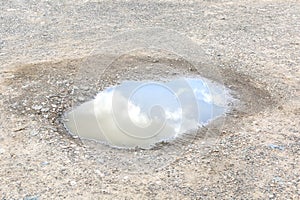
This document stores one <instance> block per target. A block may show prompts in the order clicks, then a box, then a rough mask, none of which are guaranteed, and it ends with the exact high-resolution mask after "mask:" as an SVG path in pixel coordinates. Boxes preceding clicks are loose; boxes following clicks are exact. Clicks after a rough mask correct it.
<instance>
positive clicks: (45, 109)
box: [41, 108, 49, 112]
mask: <svg viewBox="0 0 300 200" xmlns="http://www.w3.org/2000/svg"><path fill="white" fill-rule="evenodd" d="M41 111H42V112H48V111H49V108H42V109H41Z"/></svg>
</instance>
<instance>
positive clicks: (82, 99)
mask: <svg viewBox="0 0 300 200" xmlns="http://www.w3.org/2000/svg"><path fill="white" fill-rule="evenodd" d="M77 99H78V101H84V100H85V98H84V97H82V96H81V97H78V98H77Z"/></svg>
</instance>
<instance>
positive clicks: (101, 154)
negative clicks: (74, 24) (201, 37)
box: [3, 54, 273, 172]
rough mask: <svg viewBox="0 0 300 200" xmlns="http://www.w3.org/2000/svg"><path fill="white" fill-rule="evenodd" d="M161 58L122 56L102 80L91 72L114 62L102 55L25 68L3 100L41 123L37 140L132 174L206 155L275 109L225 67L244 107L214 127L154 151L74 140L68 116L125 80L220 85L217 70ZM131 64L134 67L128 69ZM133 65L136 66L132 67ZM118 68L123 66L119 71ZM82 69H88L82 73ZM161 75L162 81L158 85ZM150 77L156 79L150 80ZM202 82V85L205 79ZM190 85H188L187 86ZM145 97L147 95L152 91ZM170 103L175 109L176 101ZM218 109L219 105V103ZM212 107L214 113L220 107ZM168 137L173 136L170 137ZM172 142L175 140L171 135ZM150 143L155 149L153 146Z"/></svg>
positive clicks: (17, 73)
mask: <svg viewBox="0 0 300 200" xmlns="http://www.w3.org/2000/svg"><path fill="white" fill-rule="evenodd" d="M161 55H162V56H161V57H158V58H157V57H155V58H154V57H152V56H150V57H149V56H143V55H126V56H123V57H121V58H120V57H119V58H118V60H117V61H116V62H114V63H113V67H111V68H110V69H109V70H106V71H105V73H104V74H105V76H103V75H102V76H100V77H99V76H97V73H96V72H95V70H94V72H93V73H92V72H91V70H89V69H88V68H89V67H91V66H93V64H95V63H98V65H97V66H102V65H103V63H111V62H109V61H108V60H111V59H112V58H111V57H110V56H106V55H99V56H93V57H89V58H85V59H80V60H66V61H62V62H57V63H39V64H34V65H26V66H22V67H20V68H18V69H17V70H15V71H13V72H11V73H12V76H10V78H7V79H6V87H7V93H6V94H3V97H4V100H5V104H6V105H7V107H6V108H7V112H9V113H12V114H13V115H16V116H18V115H23V116H26V117H28V119H30V120H32V121H37V122H38V123H39V125H40V126H39V127H36V129H39V135H36V136H35V137H40V139H41V140H43V139H45V138H51V140H54V141H57V145H58V146H59V144H60V143H62V141H61V140H63V143H64V145H65V144H67V143H69V142H68V141H72V142H76V143H77V144H78V145H80V146H84V147H85V148H86V151H85V152H83V153H84V154H86V156H85V158H86V159H93V160H95V161H96V162H98V163H99V164H101V165H102V164H103V163H105V165H106V166H109V167H113V168H118V169H120V168H121V170H125V171H128V172H136V171H145V170H146V171H147V170H152V169H157V168H159V167H162V166H164V165H167V164H168V163H170V162H173V161H174V160H176V159H177V158H178V156H179V155H180V154H182V153H183V152H185V151H187V150H188V149H190V148H195V149H197V151H199V153H200V152H202V153H205V150H204V148H206V146H210V145H212V144H213V143H214V141H215V140H216V139H218V136H219V135H220V134H221V133H222V132H230V131H235V130H238V123H239V122H240V121H241V119H242V118H243V117H245V116H248V115H251V114H253V113H256V112H260V111H261V110H263V109H265V108H267V107H268V106H269V105H272V104H273V102H272V99H270V96H269V94H268V93H267V92H266V91H264V90H263V89H261V88H259V87H257V86H259V85H258V84H256V83H254V82H252V81H251V79H250V78H249V77H247V76H244V75H241V74H238V73H236V72H234V71H232V70H230V69H229V68H225V69H224V68H223V69H220V70H219V71H220V73H221V74H222V75H223V77H224V78H223V84H221V85H223V86H224V88H225V90H223V89H222V91H228V92H229V93H230V95H232V97H233V98H235V99H238V100H239V101H238V102H239V103H238V104H236V103H237V102H233V103H232V102H231V103H230V105H229V107H230V108H231V109H230V112H228V113H227V114H226V116H225V115H222V113H224V110H223V109H221V110H220V112H219V111H218V112H213V113H214V114H216V116H215V117H217V116H219V114H220V116H219V117H218V118H216V119H215V120H213V122H212V123H209V124H207V125H205V126H204V127H200V129H197V130H196V131H192V132H189V131H187V132H188V133H186V134H183V136H184V137H181V136H182V135H181V136H178V137H176V140H167V142H166V141H165V140H163V139H165V138H164V137H163V138H159V140H160V139H162V140H161V142H160V143H156V145H155V147H154V148H151V149H149V150H148V149H139V148H138V149H136V148H135V149H131V150H128V149H117V148H111V147H110V146H109V145H103V144H102V143H98V142H94V141H93V140H79V139H78V137H73V136H71V135H70V134H69V133H68V132H67V130H66V129H65V128H64V125H63V123H62V119H63V116H64V113H66V112H69V111H70V110H72V108H76V107H78V106H79V107H80V105H82V104H84V103H85V102H89V101H91V100H93V99H94V98H95V97H96V96H97V94H98V93H99V91H106V92H108V91H109V90H110V89H108V88H110V87H113V86H116V85H120V84H121V83H124V81H126V80H127V81H128V80H132V79H133V80H135V81H131V82H130V83H134V84H133V85H135V84H137V86H141V85H143V84H144V83H155V84H156V83H166V84H171V83H172V81H175V82H176V80H180V77H189V78H191V79H190V80H196V82H197V81H198V80H199V77H201V78H203V77H207V78H209V79H210V80H211V83H212V84H213V85H214V84H217V85H218V84H220V83H219V82H217V81H216V80H219V79H218V78H219V77H216V76H215V74H216V73H215V72H214V68H213V67H210V68H206V67H204V68H203V70H202V69H201V68H200V70H198V71H194V70H190V69H189V68H190V65H189V63H187V62H186V61H184V60H180V59H175V58H170V57H168V56H167V55H165V54H161ZM154 59H157V60H158V61H155V63H154V64H153V60H154ZM129 61H130V62H129ZM126 62H127V63H131V64H126ZM99 63H100V64H99ZM132 63H135V65H132ZM119 64H121V65H122V66H124V67H123V68H119ZM171 64H172V66H176V67H177V68H175V67H172V69H170V70H164V71H162V70H161V69H162V66H163V65H164V66H171ZM147 65H148V66H151V70H150V71H146V70H147V68H145V67H137V66H147ZM82 66H86V67H84V68H83V67H82ZM92 69H93V68H92ZM97 69H98V68H97ZM116 69H120V70H123V71H122V73H119V74H122V75H124V76H123V79H120V78H118V77H116V76H117V75H116V74H117V73H114V72H116ZM132 69H134V70H132ZM103 70H104V69H103V68H102V69H99V71H102V72H103ZM126 70H127V71H126ZM139 70H141V71H140V72H139ZM127 72H128V73H127ZM129 72H130V73H129ZM136 72H139V73H136ZM141 72H144V73H141ZM150 72H152V73H153V74H154V75H153V74H151V73H150ZM198 72H200V73H198ZM137 74H139V76H138V75H137ZM159 76H160V77H163V78H162V79H161V80H159ZM124 77H125V78H124ZM132 77H133V78H132ZM151 77H154V78H153V79H151ZM155 77H157V78H155ZM201 78H200V80H203V79H201ZM205 80H207V79H205ZM168 82H169V83H168ZM207 82H208V81H206V83H207ZM209 82H210V81H209ZM127 83H128V82H127ZM173 83H174V82H173ZM155 84H154V86H155ZM185 84H188V83H187V82H185ZM167 86H168V85H167ZM135 87H136V85H135ZM150 87H151V84H150ZM189 87H190V85H189ZM192 88H193V87H190V88H189V89H191V90H192ZM217 88H218V87H217ZM226 88H227V89H226ZM174 91H176V89H174ZM211 91H213V90H210V92H211ZM144 92H147V89H146V90H145V91H144ZM217 93H218V92H217ZM136 95H137V96H134V95H133V96H132V97H133V98H136V101H137V102H136V103H137V104H138V93H136ZM154 97H155V95H154V94H153V98H154ZM227 97H228V96H227ZM225 98H226V97H225ZM117 99H118V98H117ZM215 99H218V98H215ZM222 100H224V99H222ZM194 101H195V99H194ZM151 102H152V100H151ZM216 102H217V101H216ZM221 102H225V101H221ZM169 103H170V104H171V100H170V101H169ZM173 103H174V105H175V106H174V108H176V105H178V104H176V101H175V100H174V101H173ZM196 103H198V102H196ZM187 104H188V103H187ZM216 104H217V105H218V104H219V103H216ZM207 106H208V105H207ZM226 106H227V105H226ZM226 106H225V107H226ZM79 107H78V108H79ZM194 108H197V106H194ZM211 108H212V109H215V108H216V107H211ZM215 110H216V109H215ZM217 110H218V109H217ZM197 112H198V111H197ZM192 113H193V112H192ZM199 113H200V114H201V109H200V110H199ZM150 114H151V113H150ZM150 116H151V115H150ZM198 116H199V115H198ZM200 116H201V115H200ZM132 117H133V116H132ZM209 119H212V118H206V117H205V119H204V123H205V122H206V120H209ZM80 121H81V120H80ZM89 129H90V128H89ZM47 130H51V131H47ZM172 130H175V129H172ZM171 133H172V131H171ZM173 133H174V132H173ZM57 134H59V135H60V137H61V136H63V137H64V139H60V137H58V136H57ZM75 134H76V133H75ZM171 135H172V134H171ZM55 138H57V140H55ZM166 138H169V137H168V136H167V137H166ZM170 138H172V136H171V137H170ZM106 141H107V140H106ZM156 141H157V140H155V142H156ZM82 142H83V143H82ZM155 142H154V143H155ZM150 143H151V144H152V142H150ZM150 143H146V145H145V146H142V145H141V146H140V147H146V148H147V147H149V144H150ZM112 145H113V144H112ZM123 145H124V143H122V144H121V145H116V146H122V147H123ZM124 146H125V145H124ZM133 146H136V143H133V145H132V147H133ZM69 151H72V148H70V149H69ZM74 151H75V150H74ZM71 155H73V154H71Z"/></svg>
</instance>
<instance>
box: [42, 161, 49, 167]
mask: <svg viewBox="0 0 300 200" xmlns="http://www.w3.org/2000/svg"><path fill="white" fill-rule="evenodd" d="M49 164H50V163H49V162H47V161H44V162H41V165H42V166H46V165H49Z"/></svg>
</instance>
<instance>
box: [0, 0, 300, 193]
mask: <svg viewBox="0 0 300 200" xmlns="http://www.w3.org/2000/svg"><path fill="white" fill-rule="evenodd" d="M0 9H1V12H0V25H1V28H0V36H1V37H0V82H1V88H0V90H1V94H0V97H1V98H0V104H1V108H0V111H1V112H0V199H22V198H24V199H51V198H53V199H62V198H67V199H74V198H75V199H299V196H300V160H299V155H300V152H299V150H300V134H299V130H300V125H299V115H300V99H299V93H300V92H299V85H300V70H299V69H300V66H299V65H300V56H299V55H300V34H299V33H300V2H299V1H218V0H216V1H197V2H193V1H187V2H181V1H178V2H177V1H155V2H153V1H141V2H139V3H137V2H134V1H122V2H121V1H120V2H114V3H112V2H108V1H99V2H98V1H85V2H81V1H72V2H69V1H65V2H63V3H55V2H48V1H42V2H34V1H32V2H29V3H27V2H26V3H24V2H23V1H11V2H10V1H7V2H6V1H3V2H1V3H0ZM153 27H162V28H164V29H166V30H174V31H177V32H179V33H181V34H182V35H184V36H185V37H189V38H190V39H191V41H192V42H194V43H195V44H197V45H198V46H200V47H201V49H202V50H203V54H201V56H200V57H198V58H196V59H195V60H193V59H194V58H193V59H192V61H194V63H193V64H194V65H195V66H197V70H196V71H195V70H191V69H190V66H189V64H188V63H186V62H185V60H182V59H178V58H176V56H173V55H169V54H168V53H165V52H151V51H138V52H131V53H129V54H128V55H126V56H124V57H121V58H119V57H116V55H113V54H111V53H105V52H108V50H107V49H105V48H104V50H103V46H109V45H117V43H118V42H116V41H117V40H116V39H112V38H114V36H115V35H118V34H120V33H124V32H126V31H131V30H135V29H145V28H153ZM135 36H136V35H134V34H133V35H131V37H135ZM147 38H148V37H147ZM167 39H168V38H166V40H167ZM171 39H172V37H171ZM105 41H109V42H108V43H105V45H104V43H103V42H105ZM182 41H184V40H182ZM182 41H181V42H182ZM171 43H172V42H171ZM127 45H128V44H127ZM121 46H122V45H121ZM120 48H121V47H120ZM193 48H195V47H193ZM99 49H101V50H99ZM106 50H107V51H106ZM145 55H146V56H145ZM116 58H117V61H115V62H113V65H110V66H111V68H109V69H110V70H109V71H106V72H105V73H104V75H105V76H103V75H102V78H99V77H97V73H93V72H92V71H89V69H91V68H92V67H91V66H94V65H95V64H97V66H98V65H99V66H100V67H99V68H97V70H100V71H101V70H103V69H105V67H107V65H108V64H109V63H110V62H111V61H112V60H116ZM197 59H198V60H197ZM132 63H134V64H140V65H141V66H143V64H145V65H149V66H150V68H147V69H150V70H149V72H148V71H146V70H145V69H135V70H137V72H135V71H134V70H132V68H131V64H132ZM208 63H209V64H208ZM161 64H162V65H164V66H166V65H171V64H172V65H174V66H179V67H177V68H174V70H175V71H176V73H175V72H173V71H165V70H162V71H160V69H164V68H161ZM92 69H93V68H92ZM172 69H173V68H172ZM139 70H140V71H139ZM116 71H117V72H119V74H122V77H123V78H125V79H126V78H133V79H149V78H154V79H157V78H158V77H168V76H175V75H179V76H180V75H196V74H198V73H199V74H200V75H203V76H206V77H208V78H211V79H214V80H217V81H221V82H222V83H224V85H225V86H227V87H230V88H231V89H232V90H233V91H235V92H236V94H235V95H236V97H237V98H238V99H239V100H240V102H241V105H239V106H238V107H236V109H235V110H234V111H232V113H230V114H229V115H228V117H226V118H225V119H222V120H223V121H222V122H223V123H222V126H217V125H218V123H217V122H216V126H217V129H215V125H211V127H208V130H209V131H208V132H209V133H210V134H208V135H209V137H206V138H205V139H204V138H203V137H198V136H196V137H195V138H193V140H188V142H185V143H179V145H178V144H177V145H176V144H174V145H173V144H170V145H163V146H162V147H160V148H157V149H154V150H151V151H144V150H138V149H137V150H132V151H128V150H116V149H112V148H110V147H107V146H105V145H100V146H99V145H96V146H95V147H93V144H89V143H82V141H80V140H78V139H76V138H72V137H70V136H69V135H67V134H66V133H65V130H64V129H63V127H62V126H61V123H60V120H59V119H60V114H61V113H62V112H63V111H65V110H66V109H68V108H69V107H70V106H72V105H74V104H78V103H80V102H82V101H84V100H85V99H88V98H91V97H92V96H93V95H94V94H95V93H96V92H97V91H98V89H101V88H103V87H104V86H107V85H110V84H113V83H116V82H118V80H119V79H120V77H118V76H117V75H116V74H117V73H116ZM127 72H128V73H127ZM129 72H130V73H129ZM214 72H218V74H221V79H220V77H219V76H217V75H215V74H214ZM137 74H138V75H137ZM86 77H88V78H86ZM103 77H104V78H103ZM97 81H100V82H97ZM74 88H77V89H76V90H75V92H74V90H73V89H74ZM72 91H73V93H72ZM77 97H78V98H77ZM39 105H42V108H39V107H36V106H39ZM42 109H43V110H42ZM211 135H212V136H211ZM203 141H205V142H204V144H205V145H203ZM174 146H175V147H176V148H173V147H174ZM149 161H151V162H150V164H149Z"/></svg>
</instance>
